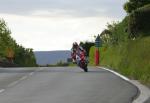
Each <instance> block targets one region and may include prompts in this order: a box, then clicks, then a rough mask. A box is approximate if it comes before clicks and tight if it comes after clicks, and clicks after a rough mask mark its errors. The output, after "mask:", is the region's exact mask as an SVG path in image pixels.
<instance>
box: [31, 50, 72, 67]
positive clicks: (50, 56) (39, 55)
mask: <svg viewBox="0 0 150 103" xmlns="http://www.w3.org/2000/svg"><path fill="white" fill-rule="evenodd" d="M70 54H71V52H70V51H69V50H64V51H34V55H35V58H36V62H37V64H39V65H47V64H56V63H58V62H60V61H62V62H67V59H68V58H70Z"/></svg>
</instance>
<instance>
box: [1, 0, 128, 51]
mask: <svg viewBox="0 0 150 103" xmlns="http://www.w3.org/2000/svg"><path fill="white" fill-rule="evenodd" d="M126 1H127V0H0V18H3V19H4V20H5V21H6V22H7V25H8V27H9V28H10V30H11V31H12V34H11V36H12V37H13V38H14V39H15V40H16V41H17V43H19V44H21V45H23V46H24V47H26V48H33V50H34V51H41V50H43V51H46V50H69V49H70V48H71V45H72V43H73V42H74V41H77V42H79V41H86V40H88V41H92V40H94V35H97V34H99V33H101V31H102V30H103V29H105V28H106V24H107V23H108V22H112V21H119V20H121V19H123V17H124V16H125V15H126V14H125V12H124V11H123V8H122V6H123V4H124V3H125V2H126Z"/></svg>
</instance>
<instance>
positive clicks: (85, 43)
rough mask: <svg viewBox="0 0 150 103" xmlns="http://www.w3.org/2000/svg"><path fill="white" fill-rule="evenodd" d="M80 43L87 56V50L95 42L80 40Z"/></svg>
mask: <svg viewBox="0 0 150 103" xmlns="http://www.w3.org/2000/svg"><path fill="white" fill-rule="evenodd" d="M80 45H81V46H82V47H83V48H84V49H85V50H86V52H87V56H89V50H90V48H91V47H92V46H94V45H95V43H94V42H88V41H86V42H80Z"/></svg>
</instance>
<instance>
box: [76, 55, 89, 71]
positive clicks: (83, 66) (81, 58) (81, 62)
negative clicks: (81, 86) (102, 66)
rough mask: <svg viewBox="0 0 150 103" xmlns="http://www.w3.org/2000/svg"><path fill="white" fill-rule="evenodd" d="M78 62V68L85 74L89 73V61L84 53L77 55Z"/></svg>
mask: <svg viewBox="0 0 150 103" xmlns="http://www.w3.org/2000/svg"><path fill="white" fill-rule="evenodd" d="M76 62H77V64H78V66H79V67H80V68H81V69H83V70H84V72H88V68H87V66H88V60H87V57H86V56H85V53H84V52H81V53H80V55H76Z"/></svg>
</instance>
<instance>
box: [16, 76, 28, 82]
mask: <svg viewBox="0 0 150 103" xmlns="http://www.w3.org/2000/svg"><path fill="white" fill-rule="evenodd" d="M25 79H27V76H23V77H22V78H20V79H19V80H18V81H22V80H25Z"/></svg>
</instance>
